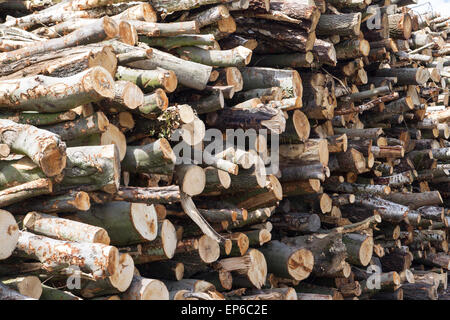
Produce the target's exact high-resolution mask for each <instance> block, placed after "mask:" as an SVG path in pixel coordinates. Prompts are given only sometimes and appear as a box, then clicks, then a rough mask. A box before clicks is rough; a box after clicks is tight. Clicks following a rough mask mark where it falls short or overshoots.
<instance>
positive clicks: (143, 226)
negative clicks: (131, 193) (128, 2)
mask: <svg viewBox="0 0 450 320" xmlns="http://www.w3.org/2000/svg"><path fill="white" fill-rule="evenodd" d="M130 212H131V218H132V221H133V224H134V228H135V229H136V231H137V232H138V233H139V234H140V236H141V237H142V239H144V240H147V241H152V240H154V239H155V238H156V236H157V234H158V223H157V219H158V218H157V215H156V210H155V207H154V206H149V205H146V204H145V203H132V204H131V209H130Z"/></svg>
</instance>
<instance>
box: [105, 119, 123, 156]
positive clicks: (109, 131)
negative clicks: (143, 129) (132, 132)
mask: <svg viewBox="0 0 450 320" xmlns="http://www.w3.org/2000/svg"><path fill="white" fill-rule="evenodd" d="M100 143H101V145H110V144H113V145H115V146H116V147H117V150H118V152H119V159H120V161H122V160H123V159H124V158H125V154H126V152H127V140H126V138H125V135H124V134H123V132H122V131H120V129H119V128H117V127H116V126H115V125H113V124H111V123H110V124H109V125H108V126H107V127H106V131H105V132H103V133H102V135H101V138H100Z"/></svg>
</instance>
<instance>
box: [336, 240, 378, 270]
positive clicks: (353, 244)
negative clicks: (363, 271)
mask: <svg viewBox="0 0 450 320" xmlns="http://www.w3.org/2000/svg"><path fill="white" fill-rule="evenodd" d="M342 241H343V242H344V244H345V247H346V248H347V255H348V257H347V261H348V262H350V263H352V264H354V265H362V266H367V265H368V264H369V262H370V260H371V259H372V252H373V238H372V237H371V236H368V235H364V234H359V233H347V234H345V235H343V236H342Z"/></svg>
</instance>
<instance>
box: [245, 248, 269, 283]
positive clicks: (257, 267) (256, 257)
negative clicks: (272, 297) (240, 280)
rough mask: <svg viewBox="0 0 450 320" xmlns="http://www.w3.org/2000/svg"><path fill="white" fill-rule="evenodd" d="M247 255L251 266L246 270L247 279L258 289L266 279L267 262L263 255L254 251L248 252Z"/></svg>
mask: <svg viewBox="0 0 450 320" xmlns="http://www.w3.org/2000/svg"><path fill="white" fill-rule="evenodd" d="M248 255H249V256H250V258H251V261H252V263H251V266H250V269H249V270H248V273H247V274H248V278H249V280H250V282H251V283H252V284H253V285H254V286H255V287H256V288H258V289H261V287H262V286H263V285H264V283H265V282H266V278H267V262H266V259H265V258H264V255H263V254H262V253H261V252H260V251H259V250H256V249H252V250H250V251H249V253H248Z"/></svg>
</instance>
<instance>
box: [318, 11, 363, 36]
mask: <svg viewBox="0 0 450 320" xmlns="http://www.w3.org/2000/svg"><path fill="white" fill-rule="evenodd" d="M360 25H361V13H360V12H357V13H348V14H339V15H336V14H322V15H320V19H319V23H318V24H317V27H316V33H317V35H321V36H328V35H335V34H338V35H340V36H357V35H359V30H360Z"/></svg>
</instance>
